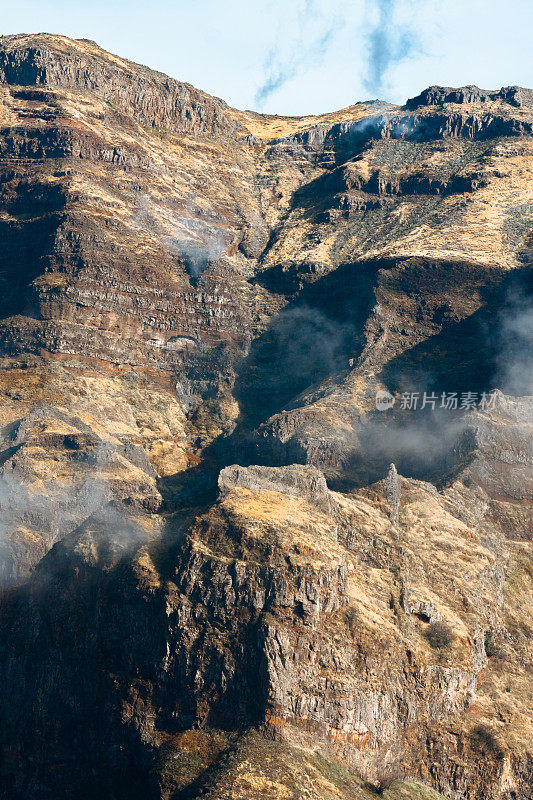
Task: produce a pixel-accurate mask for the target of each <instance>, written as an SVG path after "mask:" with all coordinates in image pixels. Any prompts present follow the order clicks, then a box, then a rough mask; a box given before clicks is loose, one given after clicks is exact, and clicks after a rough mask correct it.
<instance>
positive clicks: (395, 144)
mask: <svg viewBox="0 0 533 800" xmlns="http://www.w3.org/2000/svg"><path fill="white" fill-rule="evenodd" d="M532 133H533V92H532V91H531V90H527V89H522V88H520V87H506V88H503V89H500V90H498V91H484V90H481V89H478V88H477V87H475V86H467V87H462V88H459V89H455V88H449V87H435V86H434V87H430V88H429V89H426V90H425V91H423V92H422V93H421V94H420V95H419V96H418V97H415V98H413V99H410V100H408V101H407V102H406V104H405V105H403V106H395V105H391V104H388V103H383V102H379V101H373V102H364V103H356V104H354V105H353V106H350V107H349V108H346V109H343V110H341V111H338V112H335V113H331V114H324V115H321V116H316V117H279V116H267V115H262V114H257V113H254V112H251V111H239V110H236V109H233V108H230V107H229V106H228V105H227V104H226V103H224V102H223V101H222V100H219V99H217V98H214V97H210V96H209V95H207V94H205V93H203V92H201V91H198V90H197V89H195V88H193V87H192V86H190V85H188V84H184V83H180V82H178V81H176V80H173V79H171V78H169V77H167V76H165V75H162V74H160V73H157V72H154V71H152V70H150V69H148V68H146V67H143V66H140V65H137V64H134V63H132V62H129V61H127V60H125V59H122V58H119V57H117V56H114V55H111V54H109V53H106V52H105V51H103V50H102V49H100V48H99V47H98V46H97V45H96V44H95V43H94V42H90V41H87V40H71V39H68V38H66V37H62V36H53V35H50V34H39V35H20V36H4V37H0V312H1V319H0V419H1V429H0V437H1V440H0V514H1V516H0V568H1V576H2V577H1V581H2V583H1V589H2V603H1V608H0V636H1V649H0V662H1V669H2V676H3V681H2V684H1V686H0V695H1V701H0V708H1V712H0V715H1V726H0V748H1V749H0V753H1V765H0V774H1V776H2V781H1V787H2V788H1V789H0V797H2V798H6V800H7V799H9V800H15V799H18V798H24V800H61V799H62V798H65V800H67V798H69V800H70V798H72V797H78V798H80V800H82V799H86V800H89V799H90V800H92V799H93V798H108V799H109V800H136V798H139V800H140V798H142V799H143V800H151V799H152V798H154V799H155V800H185V798H188V800H193V799H194V798H199V797H206V798H211V799H212V800H215V798H216V800H230V799H231V800H252V798H254V799H255V798H258V797H261V798H268V800H297V798H301V797H306V798H309V800H329V799H330V798H331V800H333V799H334V798H335V800H339V799H340V798H342V800H352V798H353V799H354V800H355V798H357V800H365V798H366V799H367V800H370V798H374V797H378V796H383V797H386V798H388V800H437V799H438V798H442V797H444V798H456V799H457V800H511V799H512V800H526V798H529V797H530V792H531V787H532V778H533V772H532V768H531V763H532V761H531V741H532V735H531V734H532V727H533V726H532V718H531V714H530V711H531V709H530V698H531V689H532V685H531V634H532V621H531V620H532V610H533V609H532V596H533V595H532V591H531V590H532V582H533V568H532V558H531V531H532V529H533V525H532V515H531V508H532V499H533V452H532V441H533V439H532V435H531V434H532V427H533V401H532V396H533V389H532V373H533V370H532V360H531V320H532V319H533V305H532V301H531V287H532V282H531V261H532V249H533V248H532V245H533V236H532V233H531V225H530V221H531V214H532V210H533V189H532V187H533V181H532V173H533V160H532V154H533V138H532ZM377 397H378V398H384V401H383V403H379V402H378V403H377V402H376V398H377Z"/></svg>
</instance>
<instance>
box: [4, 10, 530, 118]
mask: <svg viewBox="0 0 533 800" xmlns="http://www.w3.org/2000/svg"><path fill="white" fill-rule="evenodd" d="M2 6H3V8H2ZM532 28H533V3H532V2H531V0H338V2H331V0H248V1H246V0H186V1H185V0H151V2H146V0H142V2H139V1H138V0H107V2H106V1H105V0H92V1H91V2H87V0H85V2H78V1H77V0H17V1H16V2H14V3H12V2H9V4H8V2H7V0H0V33H1V34H8V33H36V32H39V31H48V32H51V33H62V34H65V35H67V36H72V37H74V38H88V39H94V40H95V41H97V42H98V44H100V45H101V46H102V47H104V48H105V49H106V50H110V51H111V52H114V53H118V54H119V55H122V56H125V57H127V58H130V59H132V60H134V61H138V62H141V63H143V64H147V65H148V66H151V67H153V68H155V69H159V70H161V71H163V72H166V73H168V74H169V75H172V76H173V77H175V78H178V79H179V80H184V81H188V82H189V83H192V84H194V85H195V86H197V87H198V88H200V89H204V90H205V91H207V92H210V93H211V94H214V95H217V96H219V97H223V98H224V99H225V100H226V101H227V102H228V103H230V104H231V105H233V106H236V107H237V108H253V109H256V110H262V111H265V112H269V113H278V114H307V113H317V112H325V111H332V110H335V109H339V108H342V107H344V106H347V105H350V104H351V103H354V102H356V101H357V100H364V99H369V98H376V97H379V98H381V99H384V100H389V101H392V102H403V101H404V100H405V99H406V98H407V97H412V96H414V95H415V94H418V93H419V92H420V91H421V90H422V89H423V88H424V87H426V86H429V85H431V84H444V85H448V86H459V85H464V84H469V83H474V84H477V85H479V86H481V87H482V88H486V89H493V88H499V87H500V86H507V85H510V84H518V85H522V86H529V87H532V86H533V66H532V63H533V59H532V57H531V49H532V48H531V31H532Z"/></svg>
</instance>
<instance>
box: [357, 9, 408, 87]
mask: <svg viewBox="0 0 533 800" xmlns="http://www.w3.org/2000/svg"><path fill="white" fill-rule="evenodd" d="M367 6H368V8H369V10H371V11H374V12H375V13H376V15H377V16H376V17H375V21H374V23H373V25H372V27H371V29H370V31H369V32H368V34H367V36H366V40H367V45H368V55H367V64H366V75H365V78H364V80H363V85H364V87H365V89H367V91H369V92H371V93H372V94H373V95H374V96H379V95H380V94H381V93H382V92H383V89H384V87H385V86H386V83H387V79H388V76H389V73H390V71H391V69H392V68H393V67H394V66H396V64H399V63H400V62H401V61H404V60H405V59H406V58H409V57H411V56H413V55H414V54H415V53H419V52H420V51H421V49H422V47H421V42H420V39H419V37H418V35H417V34H416V32H415V31H414V30H413V29H412V28H411V27H410V26H409V25H407V24H403V25H397V24H395V19H394V17H395V12H396V7H397V0H367Z"/></svg>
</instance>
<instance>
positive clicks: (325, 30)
mask: <svg viewBox="0 0 533 800" xmlns="http://www.w3.org/2000/svg"><path fill="white" fill-rule="evenodd" d="M290 24H291V23H290V22H289V21H287V25H288V26H290ZM341 26H342V15H341V13H340V12H337V13H336V14H335V15H334V18H333V19H332V15H331V10H330V11H329V13H328V17H327V18H326V17H325V16H324V15H323V13H322V12H321V10H320V8H319V7H318V5H317V3H316V2H315V0H305V2H304V3H303V5H302V6H301V7H300V9H299V11H298V13H297V17H296V22H295V27H296V36H295V37H293V38H292V40H291V41H290V42H289V43H287V42H286V41H285V39H284V37H283V36H282V33H281V30H278V34H277V36H276V44H275V45H274V46H273V47H271V48H270V50H269V52H268V55H267V57H266V59H265V64H264V72H265V78H264V81H263V82H262V83H261V85H260V86H259V87H258V89H257V91H256V93H255V97H254V101H255V105H256V106H257V107H258V108H263V106H264V104H265V103H266V101H267V100H269V98H270V97H272V95H274V94H276V92H278V91H279V90H280V89H282V88H283V86H285V84H286V83H288V82H289V81H291V80H293V78H295V77H296V76H297V75H298V74H299V73H300V72H301V71H302V70H304V69H308V68H309V67H311V66H313V65H314V64H317V63H320V60H321V59H322V58H324V56H325V55H326V53H327V51H328V50H329V48H330V47H331V45H332V44H333V42H334V40H335V37H336V34H337V33H338V31H339V30H340V28H341ZM317 28H318V31H317Z"/></svg>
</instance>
